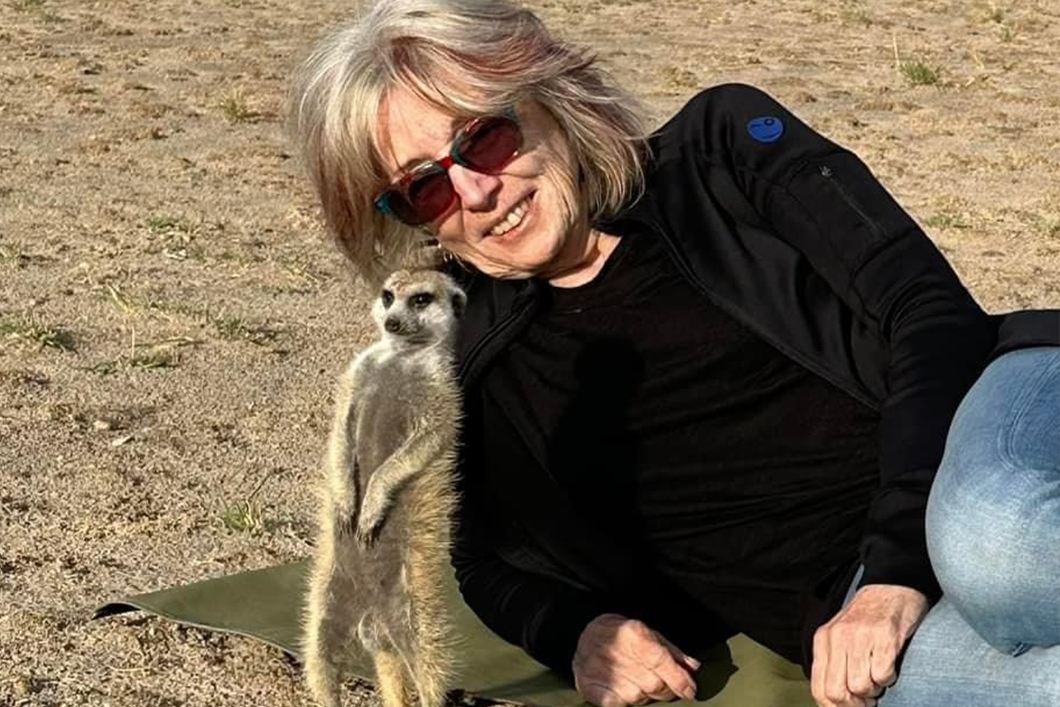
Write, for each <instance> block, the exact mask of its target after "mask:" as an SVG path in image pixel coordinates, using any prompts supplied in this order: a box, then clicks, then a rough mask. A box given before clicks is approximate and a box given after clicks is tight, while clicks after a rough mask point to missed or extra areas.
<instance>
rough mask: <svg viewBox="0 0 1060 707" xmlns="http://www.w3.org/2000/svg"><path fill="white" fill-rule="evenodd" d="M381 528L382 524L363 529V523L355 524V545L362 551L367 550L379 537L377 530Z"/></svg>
mask: <svg viewBox="0 0 1060 707" xmlns="http://www.w3.org/2000/svg"><path fill="white" fill-rule="evenodd" d="M381 527H382V523H377V524H375V525H374V526H369V527H365V525H364V523H358V524H357V531H356V533H355V534H354V538H356V540H357V544H358V545H360V546H361V547H362V548H363V549H365V550H367V549H369V548H370V547H372V545H374V544H375V541H376V539H377V538H378V537H379V529H380V528H381Z"/></svg>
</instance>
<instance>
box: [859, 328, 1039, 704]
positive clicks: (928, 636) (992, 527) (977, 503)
mask: <svg viewBox="0 0 1060 707" xmlns="http://www.w3.org/2000/svg"><path fill="white" fill-rule="evenodd" d="M927 540H928V551H929V553H930V555H931V563H932V566H933V567H934V569H935V574H936V575H937V577H938V579H939V583H940V584H941V585H942V589H943V593H944V596H943V598H942V600H941V601H940V602H939V603H938V604H937V605H936V606H935V607H934V608H932V610H931V611H930V612H929V613H928V615H927V616H926V617H925V619H924V622H923V623H922V624H921V625H920V627H919V628H918V629H917V631H916V633H915V634H914V635H913V638H912V639H911V640H910V642H909V645H908V648H907V650H906V652H905V656H904V658H903V660H902V663H901V665H900V668H899V677H898V682H897V683H896V684H895V685H894V686H893V687H892V688H890V689H888V690H887V691H886V693H884V695H883V696H882V697H881V698H880V701H879V705H880V707H936V706H937V707H1010V706H1016V705H1018V706H1019V707H1039V706H1040V707H1057V706H1058V705H1060V348H1044V347H1043V348H1033V349H1024V350H1021V351H1014V352H1011V353H1009V354H1006V355H1004V356H1002V357H1001V358H999V359H997V360H996V361H994V362H993V363H991V364H990V366H989V367H988V368H987V369H986V371H984V372H983V375H982V376H981V377H980V379H979V380H978V382H976V384H975V385H974V386H973V387H972V389H971V390H970V391H969V392H968V395H967V396H966V397H965V399H964V401H963V402H962V403H961V405H960V408H958V410H957V415H956V417H955V418H954V421H953V425H952V426H951V427H950V432H949V436H948V438H947V440H946V452H945V455H944V456H943V459H942V464H941V465H940V467H939V473H938V476H937V478H936V479H935V483H934V485H933V486H932V489H931V496H930V499H929V501H928V507H927Z"/></svg>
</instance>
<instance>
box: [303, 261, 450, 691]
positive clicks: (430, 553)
mask: <svg viewBox="0 0 1060 707" xmlns="http://www.w3.org/2000/svg"><path fill="white" fill-rule="evenodd" d="M464 302H465V296H464V293H463V292H462V291H461V290H460V289H459V288H458V287H457V286H456V285H455V284H454V283H453V281H452V280H451V279H450V278H449V277H448V276H446V275H444V274H442V273H440V272H436V271H432V270H419V271H409V270H399V271H398V272H395V273H394V274H393V275H391V276H390V277H389V278H388V279H387V281H386V282H385V284H384V285H383V291H382V294H381V296H380V297H379V298H378V299H377V300H376V302H375V304H374V306H373V308H372V314H373V317H374V318H375V321H376V323H377V324H378V326H379V330H380V339H379V340H378V341H376V342H375V343H373V344H372V345H371V346H369V347H368V348H367V349H365V350H364V351H363V352H361V353H360V354H359V355H358V356H357V357H356V358H355V359H354V361H353V363H352V364H350V366H349V368H348V369H347V370H346V372H345V374H344V375H343V376H342V379H341V381H340V384H339V387H338V393H337V396H336V397H337V399H336V408H335V418H334V423H333V426H332V430H331V436H330V438H329V441H328V453H327V459H326V463H325V467H326V470H325V477H326V478H325V484H324V488H323V494H322V495H323V499H322V504H321V514H320V536H319V540H318V543H317V550H316V555H315V558H314V568H313V573H312V579H311V583H310V587H309V592H308V596H307V605H306V624H305V633H304V636H303V649H304V651H303V654H304V658H305V674H306V680H307V683H308V685H309V688H310V691H311V692H312V693H313V695H314V697H315V698H316V699H317V700H318V701H319V703H320V704H322V705H325V707H339V704H340V697H339V695H340V683H341V676H342V662H343V658H344V657H345V654H346V650H347V648H348V647H349V641H350V640H351V639H352V638H353V637H354V636H356V637H357V638H358V639H360V641H361V643H362V644H363V645H364V647H365V648H366V649H367V651H368V652H369V653H370V654H371V656H372V659H373V660H374V663H375V669H376V675H377V678H378V681H377V685H378V688H379V692H380V696H381V697H382V701H383V705H384V707H409V705H410V704H411V699H412V695H413V693H414V692H415V694H417V695H418V697H419V702H420V706H421V707H441V705H442V704H443V703H444V701H445V693H446V688H447V684H448V679H449V676H450V673H451V669H452V664H451V650H449V649H448V648H449V642H450V636H449V634H448V631H447V626H448V621H447V616H446V611H445V606H444V599H443V596H442V593H443V588H444V582H445V581H446V578H447V573H448V572H449V530H450V529H449V523H450V517H451V514H452V512H453V510H454V506H455V502H456V501H455V494H456V492H455V482H454V480H453V468H454V464H455V446H456V439H457V431H458V425H459V420H460V396H459V390H458V387H457V383H456V377H455V373H454V370H453V344H454V339H455V331H456V320H457V319H458V318H459V316H460V314H461V313H462V311H463V307H464Z"/></svg>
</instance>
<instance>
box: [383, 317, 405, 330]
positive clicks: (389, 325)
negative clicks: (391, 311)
mask: <svg viewBox="0 0 1060 707" xmlns="http://www.w3.org/2000/svg"><path fill="white" fill-rule="evenodd" d="M383 327H384V328H385V329H386V330H387V331H389V332H390V333H391V334H396V333H398V331H400V329H401V320H400V319H398V318H397V317H387V318H386V321H385V322H383Z"/></svg>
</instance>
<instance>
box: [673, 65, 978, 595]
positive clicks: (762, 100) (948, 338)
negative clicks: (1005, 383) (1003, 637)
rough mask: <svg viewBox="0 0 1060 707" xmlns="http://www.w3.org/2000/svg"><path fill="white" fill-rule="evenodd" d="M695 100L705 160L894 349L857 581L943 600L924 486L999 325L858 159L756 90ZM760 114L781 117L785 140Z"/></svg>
mask: <svg viewBox="0 0 1060 707" xmlns="http://www.w3.org/2000/svg"><path fill="white" fill-rule="evenodd" d="M696 101H698V102H699V103H700V104H699V105H698V106H697V110H701V111H702V115H701V116H697V118H698V117H701V118H702V120H701V121H699V120H697V124H698V125H699V126H701V127H700V128H698V129H697V132H696V134H695V135H694V139H695V140H698V142H699V144H697V145H696V146H695V152H696V154H698V155H700V157H699V159H703V160H706V161H708V162H709V163H710V167H712V168H718V167H720V168H722V169H725V170H728V171H729V172H730V173H731V174H732V175H734V177H733V178H734V179H735V181H736V182H737V183H738V184H739V187H740V189H741V191H742V192H743V193H744V194H745V195H746V197H747V199H748V200H749V201H750V203H751V204H753V206H754V209H755V210H756V211H757V212H758V213H759V214H760V215H761V216H762V217H763V218H764V220H765V221H766V222H768V224H769V225H770V226H771V228H772V229H773V230H774V231H775V233H776V234H777V235H778V236H779V237H780V238H781V239H783V240H784V241H785V242H787V243H788V244H789V245H790V246H792V247H793V248H795V249H796V250H797V251H799V252H801V253H802V254H803V255H804V256H805V258H806V260H807V261H808V263H809V265H810V267H812V268H813V269H814V270H815V271H816V272H817V273H818V274H819V275H820V276H821V277H822V278H823V279H824V281H825V282H827V284H828V286H829V287H830V288H831V289H832V290H833V291H834V292H835V293H836V295H838V297H839V298H840V299H841V300H842V301H843V302H844V303H845V304H846V306H847V307H849V309H850V310H851V312H852V313H853V315H854V317H856V318H857V319H858V320H860V322H861V323H862V325H865V326H869V327H872V328H873V329H874V330H875V331H876V332H877V333H878V336H879V337H880V338H881V339H882V340H883V341H884V342H885V344H886V350H887V351H888V352H889V359H888V360H887V361H885V362H883V364H882V365H884V366H885V369H886V370H885V371H884V376H883V379H884V386H885V394H884V397H883V400H882V401H881V403H880V414H881V423H880V438H879V444H880V462H879V463H880V485H879V488H878V490H877V492H876V494H875V498H874V500H873V504H872V507H871V511H870V517H869V519H868V526H867V530H866V534H865V537H864V541H863V545H862V561H863V563H864V566H865V574H864V578H863V580H862V584H863V585H864V584H876V583H886V584H899V585H904V586H909V587H913V588H915V589H918V590H920V591H921V592H923V593H924V594H926V595H927V596H928V597H929V599H931V600H935V599H937V598H938V596H939V595H940V590H939V587H938V584H937V582H936V580H935V578H934V574H933V572H932V570H931V566H930V563H929V560H928V554H927V547H926V543H925V537H924V515H925V508H926V503H927V497H928V492H929V490H930V487H931V483H932V480H933V478H934V476H935V473H936V470H937V467H938V465H939V462H940V460H941V457H942V452H943V447H944V444H945V439H946V433H947V430H948V428H949V424H950V421H951V419H952V417H953V414H954V412H955V410H956V407H957V405H958V404H959V402H960V400H961V398H962V397H963V395H964V393H965V392H966V391H967V390H968V388H969V387H970V386H971V384H972V383H973V382H974V380H975V378H976V377H977V375H978V374H979V372H980V371H981V369H982V365H983V361H984V359H985V356H986V354H987V352H988V351H989V349H990V347H991V346H992V345H993V342H994V338H995V330H994V329H993V327H992V326H991V324H990V322H989V318H988V317H987V316H986V315H985V314H984V313H983V311H982V310H981V309H980V307H979V306H978V305H977V304H976V302H975V301H974V300H973V299H972V297H971V296H970V295H969V293H968V292H967V291H966V290H965V288H964V287H963V285H962V284H961V283H960V281H959V279H958V278H957V276H956V274H955V273H954V272H953V270H952V269H951V268H950V266H949V264H948V263H947V262H946V260H945V258H943V256H942V255H941V254H940V253H939V251H938V250H937V249H936V248H935V246H934V245H933V244H932V242H931V241H930V240H929V239H928V237H927V236H926V235H925V234H924V232H923V231H922V230H921V229H920V227H919V226H918V225H917V224H916V223H915V222H914V221H913V219H912V218H911V217H910V216H909V215H908V214H907V213H906V212H905V211H904V210H903V209H902V208H901V207H900V206H899V205H898V204H897V203H896V202H895V201H894V199H893V198H892V197H891V196H890V194H888V192H887V191H886V190H885V189H884V188H883V187H882V186H881V185H880V183H879V182H878V181H877V180H876V178H875V177H874V176H873V175H872V174H871V173H870V171H869V170H868V168H866V166H865V165H864V164H863V163H862V162H861V160H860V159H858V158H857V157H856V156H855V155H854V154H853V153H851V152H849V151H848V150H845V149H843V148H841V147H839V146H837V145H836V144H834V143H832V142H830V141H829V140H827V139H825V138H824V137H822V136H821V135H820V134H818V133H817V132H815V131H814V130H812V129H811V128H809V127H808V126H807V125H805V124H804V123H803V122H802V121H800V120H799V119H798V118H797V117H795V116H794V115H793V114H792V113H791V112H790V111H788V110H787V109H786V108H784V107H783V106H782V105H780V104H779V103H778V102H777V101H775V100H773V99H772V98H771V97H770V96H768V95H767V94H765V93H763V92H762V91H760V90H758V89H755V88H752V87H750V86H743V85H726V86H720V87H717V88H715V89H711V90H709V91H707V92H705V93H704V94H701V96H700V97H699V98H697V99H696ZM763 118H774V119H777V120H779V122H780V123H781V124H782V127H783V131H782V132H781V133H780V135H779V137H777V136H776V135H777V127H776V124H775V123H770V124H768V125H764V124H763V123H764V121H763V120H762V119H763Z"/></svg>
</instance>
